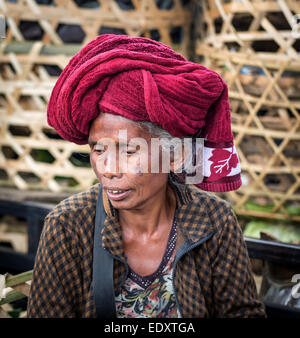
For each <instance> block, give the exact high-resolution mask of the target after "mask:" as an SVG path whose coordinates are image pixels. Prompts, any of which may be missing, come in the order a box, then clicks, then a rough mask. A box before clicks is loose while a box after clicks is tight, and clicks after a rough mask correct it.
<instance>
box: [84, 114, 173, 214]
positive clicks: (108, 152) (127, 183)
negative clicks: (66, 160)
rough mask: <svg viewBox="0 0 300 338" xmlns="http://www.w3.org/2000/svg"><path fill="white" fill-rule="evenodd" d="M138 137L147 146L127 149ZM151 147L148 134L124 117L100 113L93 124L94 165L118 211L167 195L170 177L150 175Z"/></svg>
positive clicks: (91, 129) (90, 140) (140, 206)
mask: <svg viewBox="0 0 300 338" xmlns="http://www.w3.org/2000/svg"><path fill="white" fill-rule="evenodd" d="M120 130H121V131H122V132H121V133H120ZM124 133H126V134H127V135H126V136H127V137H126V138H124V135H125V134H124ZM136 138H140V139H143V140H144V144H145V145H146V147H143V146H134V145H133V146H130V147H128V144H129V143H130V141H134V140H133V139H135V140H136ZM150 144H151V136H150V135H149V133H147V132H145V131H143V130H142V129H141V128H140V127H139V126H137V125H136V124H134V122H131V121H128V120H127V119H125V118H123V117H122V116H119V115H113V114H108V113H101V114H99V116H98V117H97V118H96V119H95V120H94V121H93V122H92V125H91V128H90V132H89V145H90V149H91V153H90V160H91V165H92V167H93V170H94V172H95V174H96V176H97V178H98V179H99V182H100V183H101V185H102V186H103V188H104V190H105V191H106V193H107V196H108V198H109V199H110V201H111V203H112V205H113V207H115V208H116V209H126V210H127V209H139V208H142V207H143V206H144V205H146V204H149V203H150V204H151V203H153V202H154V201H155V200H156V196H158V194H161V193H164V191H165V189H166V185H167V180H168V174H167V173H160V172H159V173H151V170H150V168H151V148H150ZM113 145H115V148H114V146H113ZM147 145H148V146H147ZM152 163H153V162H152ZM125 164H126V165H125ZM126 166H127V167H126Z"/></svg>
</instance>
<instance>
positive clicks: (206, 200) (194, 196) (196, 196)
mask: <svg viewBox="0 0 300 338" xmlns="http://www.w3.org/2000/svg"><path fill="white" fill-rule="evenodd" d="M187 189H188V191H189V194H190V196H191V203H192V204H195V205H199V206H202V207H204V208H205V209H206V210H207V211H208V212H209V213H214V212H217V211H219V212H230V211H232V206H231V204H230V202H228V201H226V200H224V199H222V198H221V197H219V196H217V195H215V194H214V193H212V192H208V191H204V190H201V189H199V188H198V187H196V186H195V185H188V186H187Z"/></svg>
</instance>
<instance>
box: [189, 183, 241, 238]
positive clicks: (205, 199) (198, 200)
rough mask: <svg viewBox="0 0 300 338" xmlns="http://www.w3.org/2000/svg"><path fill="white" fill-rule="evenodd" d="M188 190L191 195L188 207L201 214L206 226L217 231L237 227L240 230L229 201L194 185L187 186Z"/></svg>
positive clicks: (231, 229)
mask: <svg viewBox="0 0 300 338" xmlns="http://www.w3.org/2000/svg"><path fill="white" fill-rule="evenodd" d="M188 190H189V193H190V196H191V199H190V203H189V208H188V209H189V210H191V211H192V210H197V213H198V214H201V215H202V217H201V219H206V220H207V226H208V225H210V227H212V228H215V230H216V231H217V233H220V232H221V233H223V232H224V231H225V232H227V231H233V230H234V231H236V230H237V229H238V231H240V226H239V224H238V220H237V218H236V215H235V212H234V210H233V207H232V205H231V203H230V202H229V201H226V200H224V199H222V198H221V197H219V196H217V195H215V194H213V193H211V192H207V191H203V190H201V189H199V188H197V187H196V186H189V187H188Z"/></svg>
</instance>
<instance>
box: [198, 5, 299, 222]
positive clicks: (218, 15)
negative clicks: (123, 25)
mask: <svg viewBox="0 0 300 338" xmlns="http://www.w3.org/2000/svg"><path fill="white" fill-rule="evenodd" d="M199 8H200V10H201V12H202V14H201V17H200V20H199V24H198V27H197V29H198V34H199V38H198V41H197V47H196V49H197V55H198V56H199V60H198V61H199V62H201V63H202V64H204V65H205V66H207V67H210V68H212V69H215V70H216V71H218V72H219V73H220V74H221V75H222V76H223V77H224V79H225V80H226V82H227V84H228V86H229V94H230V103H231V109H232V128H233V132H234V134H235V144H236V146H237V149H238V153H239V156H240V160H241V165H242V173H243V187H242V188H241V189H239V190H238V191H236V192H231V193H230V194H229V196H230V199H231V200H232V202H233V204H234V205H235V207H236V211H237V213H239V214H245V215H254V216H266V217H270V216H271V217H272V218H278V219H292V220H297V221H298V220H300V212H299V210H300V209H299V206H300V176H299V174H300V54H299V52H300V34H298V36H296V35H295V34H292V31H294V32H296V31H297V29H298V28H300V26H299V27H295V25H296V21H295V14H298V13H300V1H294V0H287V1H283V0H276V1H275V0H274V1H273V0H271V1H261V0H253V1H252V0H251V1H250V0H244V1H234V0H232V1H230V0H229V1H222V0H204V1H201V4H200V3H199ZM295 28H297V29H295ZM253 205H254V206H253ZM258 206H260V207H258Z"/></svg>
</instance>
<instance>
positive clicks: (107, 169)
mask: <svg viewBox="0 0 300 338" xmlns="http://www.w3.org/2000/svg"><path fill="white" fill-rule="evenodd" d="M103 176H104V177H106V178H110V179H111V178H113V177H117V178H120V177H121V176H122V173H121V172H120V170H119V161H118V158H117V155H116V154H110V155H108V156H107V157H106V159H105V160H104V172H103Z"/></svg>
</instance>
